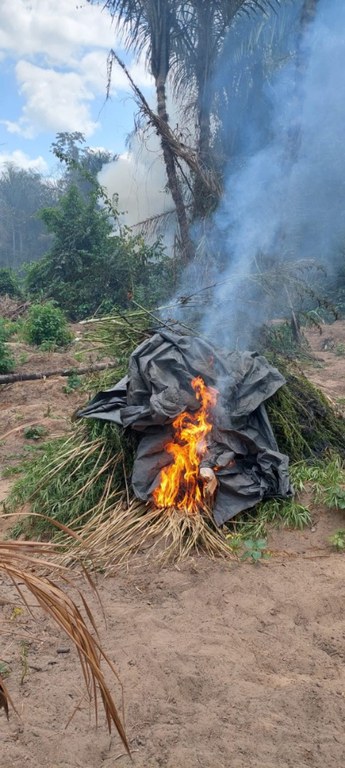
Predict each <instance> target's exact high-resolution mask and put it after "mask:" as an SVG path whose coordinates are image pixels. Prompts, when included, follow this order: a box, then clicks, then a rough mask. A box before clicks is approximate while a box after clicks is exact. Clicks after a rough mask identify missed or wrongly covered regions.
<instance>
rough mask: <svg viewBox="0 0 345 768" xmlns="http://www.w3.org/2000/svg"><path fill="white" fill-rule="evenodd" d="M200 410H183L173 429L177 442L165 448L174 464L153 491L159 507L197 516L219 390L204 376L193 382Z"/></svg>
mask: <svg viewBox="0 0 345 768" xmlns="http://www.w3.org/2000/svg"><path fill="white" fill-rule="evenodd" d="M192 387H193V389H194V392H195V395H196V398H197V400H199V401H200V408H199V409H198V410H197V411H195V413H188V412H187V411H183V413H180V414H179V416H177V417H176V419H174V421H173V423H172V426H173V429H174V433H175V435H174V437H175V440H174V441H173V442H169V443H168V444H167V445H166V446H165V450H166V451H167V452H168V453H170V454H171V456H173V462H172V464H169V466H168V467H164V469H163V470H162V472H161V477H160V485H159V486H158V488H156V489H155V490H154V492H153V499H154V502H155V504H156V506H157V507H175V508H177V509H181V510H184V511H186V512H188V513H189V514H191V515H193V514H196V513H197V512H198V511H199V509H200V507H201V506H202V504H203V497H202V489H201V486H200V483H199V482H198V480H199V467H200V461H201V459H202V458H203V456H204V455H205V453H206V449H207V442H206V437H207V435H208V434H209V432H211V429H212V421H211V420H210V411H211V409H212V408H213V407H214V406H215V404H216V402H217V394H218V393H217V390H215V389H212V387H207V386H206V384H205V382H204V381H203V380H202V378H201V376H197V377H196V378H195V379H193V381H192Z"/></svg>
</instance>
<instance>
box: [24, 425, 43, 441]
mask: <svg viewBox="0 0 345 768" xmlns="http://www.w3.org/2000/svg"><path fill="white" fill-rule="evenodd" d="M47 434H48V430H47V429H46V427H43V426H42V425H41V424H37V425H35V426H33V427H26V429H24V437H25V438H26V439H27V440H40V439H41V438H42V437H45V436H46V435H47Z"/></svg>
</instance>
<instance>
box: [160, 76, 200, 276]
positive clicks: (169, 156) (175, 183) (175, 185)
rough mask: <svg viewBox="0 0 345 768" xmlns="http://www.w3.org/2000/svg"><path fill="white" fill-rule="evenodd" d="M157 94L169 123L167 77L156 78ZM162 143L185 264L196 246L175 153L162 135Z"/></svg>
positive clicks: (162, 114)
mask: <svg viewBox="0 0 345 768" xmlns="http://www.w3.org/2000/svg"><path fill="white" fill-rule="evenodd" d="M156 96H157V113H158V116H159V118H160V119H161V120H162V121H163V122H165V123H166V124H167V125H168V114H167V108H166V93H165V79H163V78H159V77H158V78H157V80H156ZM161 145H162V150H163V158H164V163H165V169H166V174H167V177H168V185H169V190H170V193H171V197H172V199H173V201H174V205H175V208H176V216H177V221H178V226H179V231H180V238H181V247H182V255H183V261H184V262H185V264H187V263H188V262H190V261H191V260H192V259H193V257H194V247H193V244H192V241H191V239H190V236H189V226H188V219H187V213H186V206H185V204H184V200H183V195H182V191H181V184H180V181H179V179H178V176H177V172H176V161H175V157H174V153H173V152H172V150H171V147H170V146H169V143H168V142H167V141H166V140H165V139H164V137H161Z"/></svg>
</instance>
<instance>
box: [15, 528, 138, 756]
mask: <svg viewBox="0 0 345 768" xmlns="http://www.w3.org/2000/svg"><path fill="white" fill-rule="evenodd" d="M53 553H54V547H53V546H52V545H51V544H47V543H43V542H34V541H32V542H28V541H21V542H17V541H4V542H2V541H0V570H1V571H2V572H3V573H4V575H5V576H7V577H8V578H9V580H10V582H11V583H12V584H13V585H14V587H15V588H16V590H17V592H18V593H19V595H20V597H21V599H22V601H23V602H24V604H25V605H26V606H27V607H28V608H29V606H28V604H27V600H26V597H25V594H24V590H25V589H26V590H28V591H29V592H30V593H31V595H33V597H34V598H35V599H36V601H37V603H38V606H39V607H40V608H42V609H43V611H44V612H45V613H46V614H48V615H49V616H51V618H52V619H53V620H54V621H55V623H56V624H57V625H58V626H59V627H61V629H62V630H63V631H64V632H65V634H66V635H67V636H68V637H69V638H70V640H71V641H72V643H73V644H74V646H75V648H76V650H77V653H78V656H79V661H80V664H81V668H82V673H83V677H84V680H85V684H86V688H87V693H88V696H89V699H90V701H92V700H93V701H94V705H95V712H96V721H97V698H98V695H100V697H101V701H102V704H103V707H104V711H105V715H106V720H107V724H108V728H109V732H110V731H111V727H112V724H114V725H115V727H116V729H117V731H118V733H119V735H120V737H121V739H122V741H123V744H124V745H125V747H126V750H127V752H128V753H129V746H128V742H127V738H126V734H125V730H124V726H123V724H122V721H121V718H120V716H119V713H118V710H117V708H116V705H115V702H114V700H113V697H112V695H111V692H110V689H109V687H108V685H107V682H106V680H105V677H104V675H103V672H102V669H101V660H102V659H103V661H105V662H106V664H107V666H108V668H109V669H110V671H111V672H112V674H113V675H114V676H115V677H116V679H117V680H118V677H117V674H116V671H115V668H114V666H113V664H112V662H111V660H110V659H109V657H108V656H107V655H106V653H105V651H104V650H103V648H102V646H101V644H100V641H99V637H98V634H97V628H96V625H95V622H94V619H93V616H92V613H91V610H90V608H89V606H88V604H87V602H86V600H85V598H84V596H83V594H82V593H81V591H80V590H79V588H77V587H76V585H74V584H73V583H72V582H71V580H70V578H69V576H68V575H67V573H68V572H67V571H66V569H64V568H62V567H61V566H58V569H59V572H60V576H61V578H62V579H63V581H64V582H65V584H66V585H67V586H68V587H74V588H75V589H77V592H78V595H79V598H80V600H81V603H82V605H83V607H84V610H85V612H86V615H87V618H88V620H89V622H90V629H89V628H88V626H87V623H86V620H85V619H84V617H83V616H82V614H81V612H80V609H79V608H78V606H77V604H76V602H75V601H74V600H73V599H72V598H71V597H70V596H69V594H68V593H67V592H66V591H65V590H64V589H62V587H60V586H59V585H58V584H56V583H55V582H53V581H52V580H51V579H50V578H48V577H46V576H42V575H40V574H38V573H37V569H38V568H44V569H47V568H48V567H51V568H53V567H54V568H55V569H56V567H57V566H56V564H55V563H54V565H53V564H52V562H51V560H50V558H51V556H52V554H53ZM37 555H38V556H39V558H37ZM47 557H48V560H47V559H46V558H47ZM89 581H90V579H89ZM29 610H30V608H29ZM9 706H12V707H13V709H15V707H14V705H13V702H12V700H11V698H10V695H9V693H8V690H7V688H6V686H5V684H4V681H3V680H2V679H0V708H1V707H2V708H4V709H5V713H6V715H7V717H8V712H9Z"/></svg>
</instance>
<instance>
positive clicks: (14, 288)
mask: <svg viewBox="0 0 345 768" xmlns="http://www.w3.org/2000/svg"><path fill="white" fill-rule="evenodd" d="M6 293H7V294H8V296H21V294H22V292H21V289H20V285H19V280H18V277H17V275H16V273H15V272H13V270H12V269H8V268H7V267H1V268H0V296H4V295H5V294H6Z"/></svg>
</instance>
